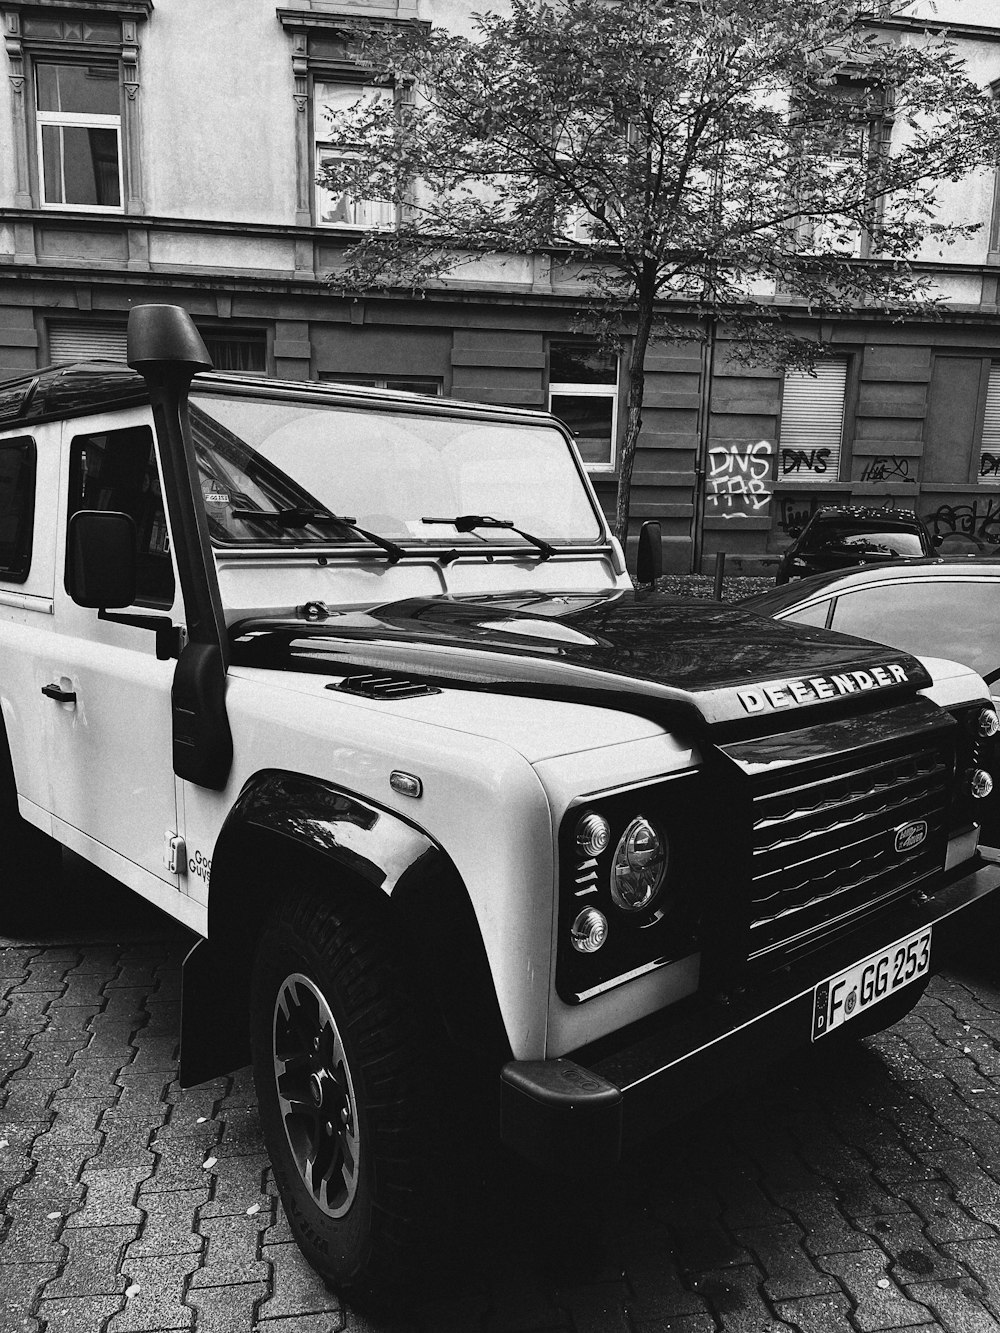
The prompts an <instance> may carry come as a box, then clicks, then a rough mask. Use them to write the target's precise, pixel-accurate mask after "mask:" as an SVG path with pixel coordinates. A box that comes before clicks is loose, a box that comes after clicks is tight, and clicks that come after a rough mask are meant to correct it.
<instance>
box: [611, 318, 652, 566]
mask: <svg viewBox="0 0 1000 1333" xmlns="http://www.w3.org/2000/svg"><path fill="white" fill-rule="evenodd" d="M652 328H653V298H652V296H649V297H648V298H644V297H642V296H640V298H639V308H638V311H637V318H636V329H635V338H634V340H633V342H632V351H631V354H630V356H629V360H628V393H627V395H626V399H625V413H626V415H625V433H624V435H623V436H622V445H621V455H620V457H619V460H618V498H617V504H616V506H615V536H616V537H617V538H618V540H619V541H620V542H621V544H622V550H624V551H626V552H627V549H628V516H629V508H630V506H631V502H632V468H633V465H634V463H635V446H636V444H637V442H638V439H639V431H640V429H641V427H642V397H643V393H644V391H645V387H646V370H645V363H646V348H647V347H648V345H649V335H650V332H651V331H652Z"/></svg>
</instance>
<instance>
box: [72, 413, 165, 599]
mask: <svg viewBox="0 0 1000 1333" xmlns="http://www.w3.org/2000/svg"><path fill="white" fill-rule="evenodd" d="M69 496H70V498H69V512H70V514H75V513H76V511H77V510H78V509H114V510H118V511H120V512H121V513H124V514H128V515H130V517H131V518H132V519H133V520H134V522H135V527H136V533H137V536H138V555H139V561H138V571H137V592H136V599H135V600H136V602H137V603H139V604H140V605H142V606H157V607H167V606H171V605H172V604H173V600H174V571H173V568H172V566H171V563H170V543H169V540H168V537H167V522H166V518H165V516H164V512H163V496H162V493H161V491H160V477H159V473H158V472H157V469H156V456H155V454H154V452H153V432H152V431H151V430H150V428H149V427H148V426H130V427H128V428H127V429H126V430H109V431H99V432H97V433H95V434H93V435H77V436H75V438H74V440H73V444H72V448H71V449H70V478H69Z"/></svg>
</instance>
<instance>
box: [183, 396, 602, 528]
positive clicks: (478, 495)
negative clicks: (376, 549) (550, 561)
mask: <svg viewBox="0 0 1000 1333" xmlns="http://www.w3.org/2000/svg"><path fill="white" fill-rule="evenodd" d="M190 415H191V430H192V436H193V439H194V445H195V453H196V456H197V459H198V466H199V470H200V473H201V483H202V494H203V496H204V501H205V510H206V513H207V515H208V525H209V531H210V533H211V536H212V540H213V542H215V543H216V544H217V545H221V546H230V547H254V546H268V547H283V546H296V547H301V546H304V545H323V546H329V545H331V544H334V545H336V544H342V543H356V542H358V540H359V537H358V535H357V532H356V531H352V530H351V529H350V528H348V527H346V526H345V525H344V524H339V523H337V522H336V521H335V520H334V519H332V518H331V517H330V516H331V515H340V516H342V517H345V518H347V519H349V520H350V522H351V523H352V524H353V525H355V527H356V528H364V529H368V530H369V531H370V532H373V533H377V534H378V535H379V536H381V537H387V538H391V539H393V540H395V541H398V542H406V543H411V542H413V543H418V544H419V543H426V544H431V545H434V546H437V547H440V546H442V545H447V546H448V547H476V546H479V547H481V546H484V545H486V544H492V545H495V544H498V543H504V544H507V545H510V544H511V542H514V543H515V544H518V545H520V544H522V543H523V542H524V539H523V538H522V537H520V536H517V535H516V534H512V530H511V527H510V526H505V527H502V528H491V527H483V528H479V527H476V528H472V529H470V530H468V531H464V530H460V529H459V528H456V527H455V526H453V525H452V524H448V523H446V524H441V523H440V522H437V523H433V524H430V523H425V522H424V520H425V519H426V518H440V517H442V516H444V517H448V518H450V517H452V516H455V517H458V516H460V515H468V514H488V515H492V516H494V517H496V518H498V519H502V520H504V522H505V524H510V525H513V527H516V528H522V529H524V531H526V532H529V533H531V534H532V536H534V537H539V538H542V539H544V540H545V541H546V542H553V543H556V544H558V543H560V542H562V543H571V542H573V543H587V542H596V541H599V540H601V538H602V535H603V532H602V527H601V524H600V522H599V519H598V516H597V513H596V511H595V510H594V507H593V505H592V504H591V501H590V497H589V496H588V494H587V491H586V489H585V487H584V485H583V483H582V480H581V477H580V474H579V472H578V470H577V467H576V463H575V461H574V459H573V456H572V454H571V452H570V449H569V446H568V444H567V442H566V440H565V438H564V437H563V435H562V434H561V433H560V432H559V431H558V430H557V429H556V428H555V427H553V426H550V425H548V424H546V423H544V422H541V423H540V424H539V425H538V426H533V425H523V424H519V423H510V422H504V421H488V420H476V419H474V418H472V417H457V416H456V417H449V416H445V415H444V414H440V415H439V414H434V413H417V412H406V411H402V410H391V409H384V408H382V407H381V406H379V407H374V406H373V407H372V408H367V409H362V408H357V407H354V406H352V405H346V404H340V403H336V402H332V403H330V404H329V405H327V404H318V403H308V402H303V401H301V400H278V399H267V398H263V397H256V396H250V395H247V396H246V397H240V396H237V395H232V396H230V395H220V394H214V393H205V392H200V393H199V392H196V393H193V394H192V396H191V403H190ZM257 510H259V511H261V517H260V518H259V519H258V518H256V517H255V515H254V511H257ZM275 511H279V517H280V520H281V521H275ZM268 515H270V517H268Z"/></svg>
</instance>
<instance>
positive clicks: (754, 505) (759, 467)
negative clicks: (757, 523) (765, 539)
mask: <svg viewBox="0 0 1000 1333" xmlns="http://www.w3.org/2000/svg"><path fill="white" fill-rule="evenodd" d="M771 452H772V446H771V444H770V442H769V441H768V440H758V441H757V442H756V444H741V443H735V444H727V445H721V444H720V445H714V446H713V447H712V448H711V449H709V451H708V505H709V512H710V513H714V514H716V515H719V514H721V515H722V517H723V518H734V519H739V518H766V517H767V513H768V506H769V505H770V503H771V491H772V481H771Z"/></svg>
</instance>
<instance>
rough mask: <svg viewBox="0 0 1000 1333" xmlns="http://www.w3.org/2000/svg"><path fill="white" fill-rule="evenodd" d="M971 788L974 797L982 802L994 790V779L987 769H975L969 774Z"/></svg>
mask: <svg viewBox="0 0 1000 1333" xmlns="http://www.w3.org/2000/svg"><path fill="white" fill-rule="evenodd" d="M969 786H970V787H971V788H972V794H973V796H975V798H976V799H977V800H979V801H981V800H982V799H983V798H984V797H985V796H989V794H990V792H991V791H992V790H993V779H992V778H991V777H990V775H989V773H987V771H986V769H985V768H974V769H973V770H972V772H971V773H970V774H969Z"/></svg>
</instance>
